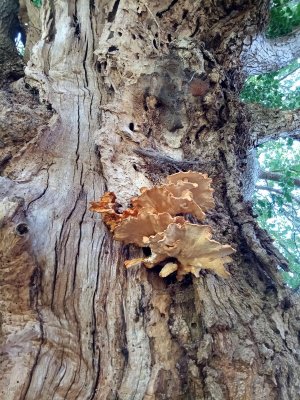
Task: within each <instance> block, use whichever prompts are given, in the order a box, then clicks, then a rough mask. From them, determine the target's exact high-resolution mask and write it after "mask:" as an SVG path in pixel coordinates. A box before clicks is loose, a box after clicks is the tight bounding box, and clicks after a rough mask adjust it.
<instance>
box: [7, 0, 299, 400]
mask: <svg viewBox="0 0 300 400" xmlns="http://www.w3.org/2000/svg"><path fill="white" fill-rule="evenodd" d="M216 3H217V4H216ZM267 9H268V2H267V1H265V0H260V1H257V0H231V1H228V0H226V1H224V2H223V1H219V2H214V1H210V0H203V1H202V2H195V1H187V0H186V1H185V0H178V1H170V0H160V1H158V0H157V1H156V0H152V1H142V0H134V1H133V0H126V1H123V0H116V1H108V0H107V1H105V0H102V1H100V0H95V1H86V0H77V1H74V2H68V1H66V0H56V1H55V2H54V1H52V0H44V2H43V6H42V9H41V37H40V39H39V41H38V43H36V45H35V46H34V47H33V49H32V53H31V57H30V60H29V63H28V66H27V68H26V71H25V72H26V77H25V81H24V82H25V85H24V83H23V81H19V82H17V83H15V84H14V85H12V86H11V87H10V89H9V90H5V91H2V93H1V105H2V111H1V140H2V142H3V145H2V148H1V151H2V153H1V156H2V157H4V158H5V157H6V155H7V154H9V157H8V159H7V158H6V161H5V162H4V163H2V171H1V177H0V184H1V203H0V221H1V230H0V235H1V236H0V238H1V240H0V265H1V269H0V277H1V284H2V287H1V293H0V296H1V297H0V301H1V330H0V338H1V378H0V379H1V383H0V393H1V397H2V398H5V399H7V400H13V399H26V400H35V399H45V400H48V399H56V400H59V399H70V400H71V399H72V400H73V399H84V400H87V399H89V400H91V399H99V400H100V399H101V400H102V399H103V400H104V399H105V400H108V399H111V400H112V399H122V400H133V399H135V400H138V399H145V400H154V399H173V400H175V399H176V400H177V399H178V400H179V399H182V400H183V399H184V400H185V399H205V400H206V399H207V400H208V399H215V400H216V399H218V400H223V399H224V400H225V399H226V400H227V399H234V400H242V399H251V400H252V399H253V400H254V399H259V400H263V399H266V400H272V399H284V400H293V399H295V400H296V399H299V393H300V378H299V374H298V370H299V332H300V317H299V315H300V312H299V311H300V306H299V301H298V297H297V295H296V294H294V293H291V291H290V290H289V289H288V288H286V287H285V286H284V284H283V283H282V281H281V279H280V275H279V272H278V269H279V268H285V267H286V265H285V261H284V259H283V258H282V257H281V256H280V254H279V253H278V252H277V251H276V249H275V248H274V247H273V245H272V241H271V239H270V238H269V237H268V235H267V234H266V233H265V232H264V231H262V230H261V229H260V228H259V227H258V226H257V224H256V221H255V218H254V217H253V215H252V213H251V206H250V205H249V203H246V202H245V201H244V199H243V182H244V176H245V171H246V170H247V155H248V153H249V151H251V149H252V147H253V145H254V142H255V141H254V140H253V134H252V131H251V123H250V122H249V121H250V118H249V115H248V113H247V112H246V111H245V108H244V106H243V105H241V104H240V102H239V100H238V91H239V89H240V87H241V82H242V72H241V62H240V56H241V54H242V52H243V51H244V50H245V46H247V45H248V44H249V40H250V41H251V40H252V39H254V38H255V37H256V35H257V34H258V33H259V31H260V30H261V27H262V26H263V25H264V21H265V20H266V17H267ZM37 92H38V93H39V96H37ZM20 113H23V114H22V116H21V117H20ZM30 118H31V120H30ZM22 132H23V136H22ZM16 133H17V138H18V140H17V141H14V139H13V138H12V135H13V134H16ZM180 169H182V170H188V169H193V170H196V171H201V172H205V173H208V175H209V176H210V177H212V178H213V187H214V189H215V192H214V196H215V201H216V209H215V210H212V211H211V212H209V213H208V217H207V220H206V222H207V223H208V224H210V225H211V226H212V227H213V229H214V232H215V238H216V239H217V240H219V241H220V242H222V243H230V244H232V245H233V246H235V248H236V249H237V253H236V254H235V255H234V262H233V263H232V264H230V265H229V266H228V267H227V268H228V270H229V271H230V273H231V278H229V279H227V280H223V279H221V278H218V277H216V276H214V275H213V274H206V273H203V274H202V275H201V277H200V278H199V279H192V278H187V279H185V280H184V281H183V282H180V283H179V282H176V281H175V280H174V279H173V278H169V279H165V280H162V279H161V278H159V276H158V273H157V271H152V270H151V271H148V270H144V269H132V270H127V271H126V270H125V269H124V267H123V262H124V260H125V259H127V258H129V257H133V256H139V253H140V249H137V248H135V247H134V246H123V245H122V243H118V242H115V241H113V240H112V238H111V235H110V233H109V232H108V231H107V229H106V227H105V226H104V225H103V224H102V222H101V220H100V219H99V218H98V217H97V216H96V215H94V214H92V213H91V212H89V211H88V204H89V201H91V200H94V199H97V198H98V197H99V196H100V195H102V194H103V192H104V191H105V190H110V191H114V192H115V193H116V194H117V196H118V200H119V201H120V202H121V203H122V204H123V205H124V206H125V205H126V204H127V202H128V200H129V198H130V197H131V196H132V195H136V194H137V193H138V192H139V188H141V187H143V186H151V185H153V184H154V183H157V182H159V181H161V179H162V178H163V177H165V176H166V175H168V174H169V173H173V172H176V171H178V170H180ZM244 186H245V185H244Z"/></svg>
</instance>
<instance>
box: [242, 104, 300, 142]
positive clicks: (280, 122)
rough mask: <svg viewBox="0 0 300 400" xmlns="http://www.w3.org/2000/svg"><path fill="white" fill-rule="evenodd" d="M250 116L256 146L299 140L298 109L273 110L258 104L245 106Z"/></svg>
mask: <svg viewBox="0 0 300 400" xmlns="http://www.w3.org/2000/svg"><path fill="white" fill-rule="evenodd" d="M247 108H248V111H249V115H251V123H252V126H251V132H252V134H253V136H254V138H255V139H256V140H257V142H258V144H262V143H265V142H267V141H269V140H273V139H275V140H276V139H279V138H285V137H291V138H293V139H297V140H300V109H298V110H293V111H286V110H274V109H269V108H265V107H263V106H260V105H258V104H247Z"/></svg>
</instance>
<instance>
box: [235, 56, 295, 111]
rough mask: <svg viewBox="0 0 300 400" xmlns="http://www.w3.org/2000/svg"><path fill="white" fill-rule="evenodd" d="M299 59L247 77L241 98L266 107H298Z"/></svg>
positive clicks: (290, 108)
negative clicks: (275, 69)
mask: <svg viewBox="0 0 300 400" xmlns="http://www.w3.org/2000/svg"><path fill="white" fill-rule="evenodd" d="M299 79H300V59H297V60H294V61H293V62H292V63H291V64H289V65H288V66H286V67H284V68H281V69H280V70H278V71H274V72H269V73H266V74H262V75H254V76H251V77H249V78H248V79H247V81H246V83H245V85H244V88H243V90H242V93H241V98H242V100H243V101H245V102H247V103H260V104H263V105H264V106H265V107H267V108H280V109H289V110H292V109H297V108H300V83H299Z"/></svg>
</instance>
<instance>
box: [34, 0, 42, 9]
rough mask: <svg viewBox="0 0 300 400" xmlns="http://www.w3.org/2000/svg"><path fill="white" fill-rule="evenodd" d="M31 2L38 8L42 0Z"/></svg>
mask: <svg viewBox="0 0 300 400" xmlns="http://www.w3.org/2000/svg"><path fill="white" fill-rule="evenodd" d="M32 3H33V4H34V5H35V6H36V7H38V8H40V7H41V5H42V0H32Z"/></svg>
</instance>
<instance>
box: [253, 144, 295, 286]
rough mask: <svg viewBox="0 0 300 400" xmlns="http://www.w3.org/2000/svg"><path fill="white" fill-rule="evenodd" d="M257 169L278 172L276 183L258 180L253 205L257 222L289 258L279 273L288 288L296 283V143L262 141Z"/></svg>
mask: <svg viewBox="0 0 300 400" xmlns="http://www.w3.org/2000/svg"><path fill="white" fill-rule="evenodd" d="M258 153H259V161H260V165H261V168H263V169H264V170H267V171H273V172H279V173H280V174H281V179H280V181H279V182H274V181H272V180H259V181H258V184H257V186H258V190H257V192H256V194H255V198H254V208H255V210H256V212H257V214H258V221H259V223H260V225H261V226H262V227H263V228H265V229H267V230H268V232H269V233H270V234H271V235H272V236H273V238H274V239H275V242H276V244H277V246H278V248H279V249H280V250H281V252H282V253H283V254H284V256H285V257H286V258H287V259H288V261H289V268H290V271H289V272H283V275H284V278H285V281H286V282H287V283H288V284H289V285H290V286H291V287H297V286H299V285H300V236H299V232H300V188H299V187H296V186H295V182H294V179H295V178H298V177H299V173H300V143H299V142H297V141H293V140H292V139H285V140H284V139H280V140H277V141H273V142H269V143H266V144H265V145H263V146H261V147H260V148H259V150H258Z"/></svg>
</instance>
